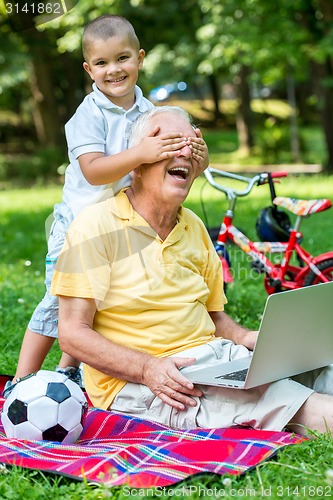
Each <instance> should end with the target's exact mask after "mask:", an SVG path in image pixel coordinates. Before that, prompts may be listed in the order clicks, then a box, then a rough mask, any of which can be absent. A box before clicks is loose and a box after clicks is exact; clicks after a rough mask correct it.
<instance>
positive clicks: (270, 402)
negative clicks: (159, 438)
mask: <svg viewBox="0 0 333 500" xmlns="http://www.w3.org/2000/svg"><path fill="white" fill-rule="evenodd" d="M248 354H249V351H248V350H247V349H246V348H245V347H244V346H237V345H235V344H234V343H233V342H230V341H228V340H225V339H216V340H214V341H212V342H209V343H208V344H205V345H202V346H199V347H194V348H192V349H187V350H186V351H183V352H182V353H180V354H178V355H179V356H182V357H183V356H184V357H186V356H189V357H192V356H193V357H195V358H196V359H197V363H200V362H201V363H207V362H211V363H216V362H218V363H221V362H225V361H228V360H232V359H237V358H240V357H243V356H247V355H248ZM325 370H326V371H325ZM327 377H329V378H330V379H331V380H330V382H327ZM296 379H297V380H296ZM332 382H333V369H332V367H328V368H327V369H324V370H316V371H313V372H308V373H307V374H303V375H299V376H297V377H295V380H294V379H283V380H279V381H277V382H274V383H271V384H266V385H262V386H259V387H255V388H254V389H247V390H242V389H230V388H222V387H212V386H203V385H200V386H197V387H199V388H200V389H201V391H202V393H203V395H202V396H201V397H200V398H195V399H196V401H197V406H195V407H188V408H186V409H185V410H183V411H180V410H176V409H175V408H172V407H171V406H169V405H167V404H165V403H164V402H163V401H162V400H161V399H159V398H158V397H156V396H155V395H154V394H153V392H152V391H151V390H150V389H149V388H148V387H147V386H145V385H140V384H134V383H131V382H128V383H127V384H126V385H125V386H124V387H123V389H121V391H120V392H119V393H118V394H117V396H116V397H115V399H114V401H113V403H112V404H111V406H110V410H112V411H116V412H119V413H123V414H126V415H129V416H134V417H140V418H143V419H146V420H151V421H154V422H157V423H160V424H163V425H167V426H168V427H171V428H174V429H194V428H196V427H201V428H219V427H230V426H232V425H243V426H250V427H253V428H254V429H266V430H276V431H280V430H282V429H283V428H284V427H285V426H286V425H287V424H288V422H290V421H291V420H292V417H293V416H294V415H295V413H296V412H297V411H298V410H299V408H300V407H301V406H302V405H303V404H304V402H305V401H306V400H307V399H308V397H309V396H310V395H311V394H312V393H313V392H314V391H313V388H314V389H315V390H317V392H324V391H323V390H321V387H326V388H328V387H331V388H333V383H332ZM325 392H326V391H325Z"/></svg>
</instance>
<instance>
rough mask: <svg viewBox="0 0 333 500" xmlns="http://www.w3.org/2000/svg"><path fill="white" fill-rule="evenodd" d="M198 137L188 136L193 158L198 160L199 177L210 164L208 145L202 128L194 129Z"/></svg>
mask: <svg viewBox="0 0 333 500" xmlns="http://www.w3.org/2000/svg"><path fill="white" fill-rule="evenodd" d="M194 131H195V134H196V137H188V141H189V146H190V148H191V149H192V158H193V159H194V160H196V161H197V162H198V177H199V175H201V174H202V172H203V171H204V170H205V169H206V168H207V167H208V165H209V155H208V147H207V144H206V143H205V141H204V140H203V138H202V134H201V131H200V129H198V128H196V129H194Z"/></svg>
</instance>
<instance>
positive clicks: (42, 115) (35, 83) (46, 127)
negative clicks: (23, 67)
mask: <svg viewBox="0 0 333 500" xmlns="http://www.w3.org/2000/svg"><path fill="white" fill-rule="evenodd" d="M29 48H30V54H31V79H30V89H31V94H32V97H33V100H34V108H33V118H34V122H35V127H36V131H37V137H38V140H39V142H40V143H41V144H43V145H47V146H62V145H63V138H62V136H63V134H62V128H63V127H62V125H61V123H60V119H59V114H58V105H57V101H56V97H55V84H54V78H53V74H52V73H53V72H52V61H50V49H51V47H50V45H49V43H47V41H46V40H45V37H44V36H43V34H42V33H40V32H38V31H37V30H36V29H34V30H31V31H30V36H29Z"/></svg>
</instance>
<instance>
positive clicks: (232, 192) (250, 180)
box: [204, 167, 288, 199]
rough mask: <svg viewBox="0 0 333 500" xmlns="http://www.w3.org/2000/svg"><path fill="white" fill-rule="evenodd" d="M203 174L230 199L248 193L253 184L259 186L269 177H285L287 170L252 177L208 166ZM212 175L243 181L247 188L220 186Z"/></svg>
mask: <svg viewBox="0 0 333 500" xmlns="http://www.w3.org/2000/svg"><path fill="white" fill-rule="evenodd" d="M204 174H205V177H206V179H207V181H208V182H209V184H210V185H211V186H213V187H214V188H215V189H218V190H219V191H222V192H223V193H225V194H226V195H227V197H228V198H229V199H231V198H235V196H246V195H248V194H249V193H250V192H251V190H252V188H253V186H254V185H255V184H257V185H258V186H260V185H261V184H264V183H266V182H268V180H269V177H271V178H274V179H277V178H279V177H287V175H288V172H286V171H281V172H272V173H268V172H262V173H260V174H257V175H255V176H254V177H245V176H243V175H238V174H233V173H231V172H225V171H224V170H218V169H216V168H211V167H208V168H206V170H205V171H204ZM214 175H215V176H219V177H224V178H228V179H234V180H236V181H240V182H245V183H246V184H247V188H246V189H244V190H242V191H238V190H236V189H231V188H229V187H225V186H222V185H221V184H219V183H218V182H216V181H215V179H214Z"/></svg>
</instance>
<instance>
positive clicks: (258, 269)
mask: <svg viewBox="0 0 333 500" xmlns="http://www.w3.org/2000/svg"><path fill="white" fill-rule="evenodd" d="M250 265H251V267H252V269H253V271H254V272H255V273H257V274H263V273H264V272H265V268H264V264H263V263H262V262H259V261H258V262H251V263H250Z"/></svg>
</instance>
